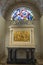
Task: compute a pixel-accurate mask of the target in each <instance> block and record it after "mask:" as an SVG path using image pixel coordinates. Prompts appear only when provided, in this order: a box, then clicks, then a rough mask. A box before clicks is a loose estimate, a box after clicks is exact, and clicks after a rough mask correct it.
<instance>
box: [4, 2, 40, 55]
mask: <svg viewBox="0 0 43 65" xmlns="http://www.w3.org/2000/svg"><path fill="white" fill-rule="evenodd" d="M16 4H17V6H16V5H14V4H13V5H11V6H9V7H8V9H7V10H6V12H5V15H4V17H5V19H6V23H7V25H6V27H7V28H6V37H5V54H6V55H7V48H6V47H7V46H8V45H9V29H8V27H9V26H10V25H12V24H13V21H11V13H12V12H13V10H14V9H17V8H19V7H26V8H30V9H31V10H32V12H33V14H34V16H35V19H34V20H33V21H32V24H33V25H34V26H35V44H36V53H38V54H39V53H40V50H39V49H40V48H39V47H40V41H39V40H40V37H39V36H40V33H39V32H40V29H39V28H40V20H39V19H40V13H39V10H38V8H37V7H36V6H33V5H32V4H29V3H25V4H24V3H16Z"/></svg>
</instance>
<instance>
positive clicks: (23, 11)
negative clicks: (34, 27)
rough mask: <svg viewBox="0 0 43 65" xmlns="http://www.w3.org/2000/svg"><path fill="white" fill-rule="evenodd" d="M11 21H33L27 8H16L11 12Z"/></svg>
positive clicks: (31, 14)
mask: <svg viewBox="0 0 43 65" xmlns="http://www.w3.org/2000/svg"><path fill="white" fill-rule="evenodd" d="M11 20H19V21H20V20H30V21H31V20H33V13H32V11H31V10H30V9H29V8H28V9H27V8H25V7H24V8H23V7H21V8H18V9H16V10H14V11H13V13H12V15H11Z"/></svg>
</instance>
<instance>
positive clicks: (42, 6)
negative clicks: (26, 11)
mask: <svg viewBox="0 0 43 65" xmlns="http://www.w3.org/2000/svg"><path fill="white" fill-rule="evenodd" d="M26 2H27V3H30V4H31V5H33V6H34V5H35V6H36V7H37V8H38V11H39V12H40V13H41V14H43V0H0V10H1V13H2V15H4V14H5V12H6V11H7V9H9V7H11V5H13V4H15V6H17V4H18V3H26Z"/></svg>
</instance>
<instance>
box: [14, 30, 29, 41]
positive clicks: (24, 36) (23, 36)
mask: <svg viewBox="0 0 43 65" xmlns="http://www.w3.org/2000/svg"><path fill="white" fill-rule="evenodd" d="M14 41H24V42H26V41H29V42H30V31H25V30H24V31H15V32H14Z"/></svg>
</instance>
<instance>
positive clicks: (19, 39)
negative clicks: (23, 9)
mask: <svg viewBox="0 0 43 65" xmlns="http://www.w3.org/2000/svg"><path fill="white" fill-rule="evenodd" d="M9 29H10V39H9V46H8V47H7V49H8V58H7V63H10V64H14V63H16V64H29V63H32V64H35V62H36V59H35V42H34V26H33V25H27V26H26V25H22V26H17V25H12V26H10V27H9Z"/></svg>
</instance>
